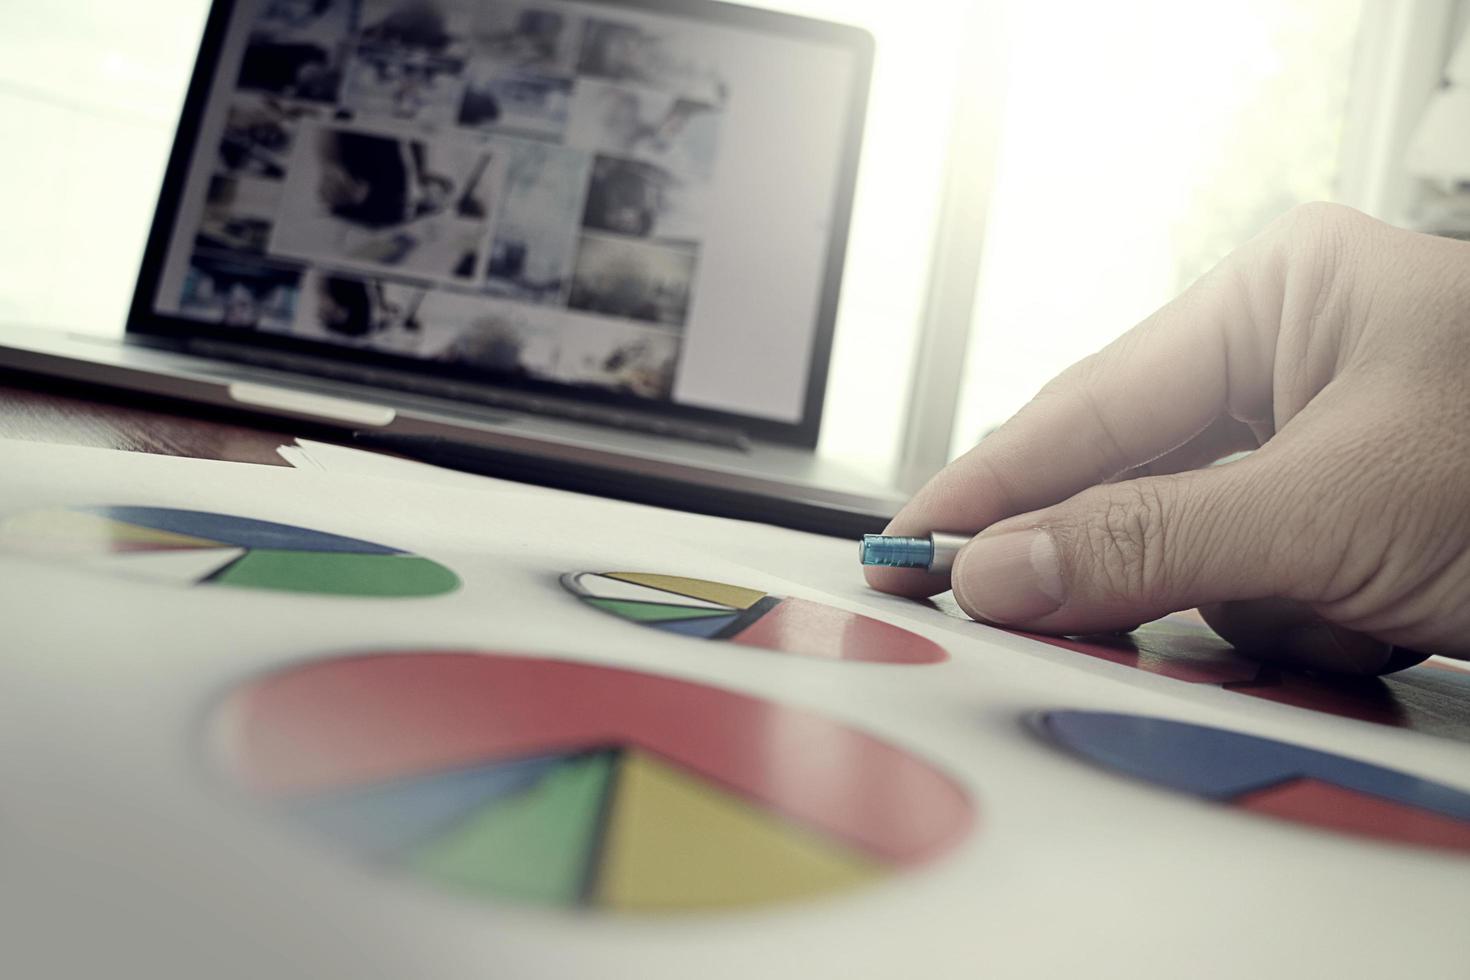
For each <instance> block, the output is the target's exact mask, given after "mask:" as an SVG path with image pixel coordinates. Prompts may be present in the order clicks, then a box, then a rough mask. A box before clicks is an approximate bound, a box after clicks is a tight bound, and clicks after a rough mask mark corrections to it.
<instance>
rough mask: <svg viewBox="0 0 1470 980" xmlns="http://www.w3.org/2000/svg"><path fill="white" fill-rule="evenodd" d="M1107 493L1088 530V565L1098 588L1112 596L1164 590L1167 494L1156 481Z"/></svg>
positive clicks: (1086, 541)
mask: <svg viewBox="0 0 1470 980" xmlns="http://www.w3.org/2000/svg"><path fill="white" fill-rule="evenodd" d="M1109 489H1110V492H1109V493H1108V494H1107V497H1106V499H1105V501H1104V505H1103V506H1102V507H1101V508H1098V509H1096V510H1095V511H1094V512H1093V517H1092V518H1091V519H1090V520H1089V521H1088V522H1087V525H1086V529H1085V541H1084V542H1083V544H1084V547H1085V554H1086V561H1087V563H1088V564H1089V566H1090V568H1091V571H1092V573H1093V577H1094V580H1095V581H1096V582H1097V584H1098V586H1099V587H1100V588H1102V589H1105V590H1106V591H1107V592H1108V593H1110V594H1111V595H1113V596H1120V597H1121V596H1128V597H1145V596H1147V595H1149V594H1150V593H1153V592H1155V591H1158V590H1159V589H1161V588H1162V587H1163V586H1164V585H1165V583H1164V582H1163V581H1162V579H1163V574H1164V567H1165V566H1164V562H1163V555H1164V553H1165V547H1166V541H1165V538H1166V536H1167V530H1166V529H1167V527H1168V523H1167V521H1168V513H1167V504H1166V497H1165V494H1164V493H1162V492H1161V488H1160V487H1159V486H1158V485H1157V481H1155V480H1139V481H1132V482H1129V483H1121V484H1117V485H1116V486H1114V487H1111V488H1109Z"/></svg>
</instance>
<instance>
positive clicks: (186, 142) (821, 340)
mask: <svg viewBox="0 0 1470 980" xmlns="http://www.w3.org/2000/svg"><path fill="white" fill-rule="evenodd" d="M581 2H589V3H595V4H598V5H600V6H605V7H607V8H609V9H618V8H623V9H632V10H639V11H645V12H650V13H655V14H662V15H666V16H672V17H678V18H682V19H686V20H693V21H697V22H706V23H712V24H718V25H722V26H730V27H737V28H746V29H750V30H754V31H758V32H765V33H772V34H776V35H780V36H783V37H793V38H800V39H807V40H815V41H818V42H822V43H826V44H832V45H836V46H839V47H842V48H844V49H846V50H848V51H850V52H851V54H852V56H853V76H852V84H851V90H850V94H849V100H848V102H849V106H848V118H847V120H846V124H845V126H844V134H843V144H842V150H841V155H840V159H839V163H838V172H837V175H836V183H835V187H834V190H833V193H834V200H833V202H832V221H831V226H830V227H831V234H830V236H829V238H828V243H827V255H826V257H825V261H824V263H823V267H824V269H823V280H822V283H821V286H820V293H819V296H818V302H817V322H816V324H815V329H814V331H813V335H812V341H811V349H810V364H809V369H808V373H807V381H806V391H805V395H804V398H803V403H802V412H801V417H800V419H799V420H797V421H796V422H782V421H777V420H773V419H769V418H761V417H758V416H750V415H743V414H738V413H733V412H725V411H719V410H714V409H707V408H699V407H695V406H692V405H682V404H679V403H677V402H674V401H672V400H666V401H658V400H653V399H648V398H642V397H639V396H636V395H631V394H622V393H618V392H614V391H608V390H603V389H598V388H594V387H591V386H583V385H573V384H562V383H557V382H550V381H539V380H534V379H529V378H523V377H517V376H512V375H505V376H501V375H495V374H488V373H487V372H485V371H483V370H474V369H467V368H456V367H455V366H454V365H445V364H442V363H434V364H432V365H429V364H425V363H424V362H422V361H418V360H416V359H414V358H411V357H400V356H395V355H391V354H383V353H379V352H375V351H368V350H360V349H355V348H345V347H339V346H336V345H333V344H330V343H325V342H316V341H311V340H304V339H301V338H298V337H291V336H285V335H279V334H272V333H265V332H253V333H249V334H247V335H243V336H242V334H241V332H240V331H239V330H238V329H235V328H230V327H223V326H219V325H215V324H210V323H204V322H201V321H198V320H193V319H189V318H186V317H180V316H171V315H168V314H164V313H159V312H157V311H156V310H155V309H154V308H153V307H154V304H155V301H156V297H157V294H158V289H159V284H160V280H161V278H162V276H163V271H164V266H165V262H166V260H167V257H168V253H169V248H170V245H171V244H172V243H171V241H170V238H171V236H172V235H173V233H174V231H175V226H176V223H177V218H178V213H179V210H180V208H181V207H182V206H183V197H184V193H185V189H186V185H187V183H188V177H189V172H190V169H191V166H192V164H193V160H194V157H195V152H196V144H197V142H198V140H199V136H200V130H201V127H202V125H203V120H204V116H205V113H206V111H207V109H208V106H209V100H210V94H211V88H212V86H213V84H214V76H215V74H216V71H215V69H216V61H217V59H218V58H219V56H220V52H221V51H222V49H223V47H224V44H225V40H226V33H227V31H228V28H229V25H230V23H231V21H232V20H233V14H234V10H235V6H236V0H214V3H213V4H212V6H211V9H210V13H209V17H208V20H207V21H206V24H205V28H204V34H203V37H202V40H201V42H200V47H199V56H198V58H197V60H196V62H195V65H194V71H193V75H192V77H191V79H190V82H189V88H188V92H187V95H186V96H185V99H184V105H183V109H182V112H181V113H180V118H179V125H178V129H177V132H176V135H175V138H174V143H173V148H172V150H171V151H170V154H169V159H168V165H167V167H166V169H165V171H164V179H163V184H162V187H161V189H160V191H159V198H158V206H157V208H156V209H155V211H154V216H153V224H152V227H151V228H150V230H149V233H148V239H147V244H146V246H145V248H144V252H143V260H142V265H141V268H140V270H139V274H138V280H137V286H136V288H135V290H134V293H133V299H132V303H131V306H130V308H129V312H128V319H127V326H126V333H127V334H128V335H129V336H130V337H133V338H137V339H141V338H144V337H146V338H148V339H149V340H150V341H154V342H157V341H164V342H168V343H170V344H174V345H177V346H180V347H187V346H188V342H189V341H190V340H196V339H199V340H212V341H217V342H225V343H226V344H233V345H238V346H240V347H241V348H248V349H254V350H278V351H287V352H292V353H296V354H306V355H314V356H317V357H322V358H325V359H327V360H330V361H334V362H338V363H358V364H362V365H364V366H365V367H371V366H378V367H384V368H392V369H395V370H398V371H403V372H409V373H412V374H415V375H419V376H422V377H426V378H442V379H445V380H447V381H453V382H458V383H464V382H466V381H468V382H473V383H478V384H483V385H485V386H487V387H490V388H498V389H502V390H510V391H522V392H527V393H533V394H541V395H549V396H555V397H560V398H564V399H572V400H576V401H578V402H582V403H586V404H589V405H599V404H600V405H606V406H607V407H608V408H609V409H610V410H624V411H626V410H635V411H639V412H641V413H644V414H650V415H658V416H663V417H669V418H678V419H685V420H688V421H691V422H698V423H703V424H710V425H719V426H728V427H733V428H737V429H739V430H740V431H743V432H745V433H747V434H748V435H751V436H753V437H756V438H760V439H765V440H769V441H773V442H780V443H786V444H790V445H795V446H800V447H805V448H814V447H815V446H816V444H817V436H818V433H819V431H820V429H821V421H822V406H823V401H824V399H825V396H826V390H827V373H828V367H829V363H830V361H831V354H832V341H833V333H834V331H835V328H836V321H837V308H838V297H839V293H840V289H841V283H842V276H843V269H844V266H845V263H846V254H847V241H848V234H849V230H850V226H851V219H852V207H853V198H854V194H855V191H856V185H857V173H858V163H859V157H860V153H861V147H862V141H863V131H864V126H865V122H866V118H867V103H868V93H869V88H870V85H871V79H872V68H873V53H874V42H873V38H872V35H871V34H869V33H868V32H867V31H865V30H863V29H862V28H860V27H856V26H853V25H848V24H838V23H833V22H828V21H821V20H815V19H812V18H807V17H801V16H798V15H794V14H786V13H779V12H775V11H769V10H763V9H758V8H754V7H744V6H737V5H735V4H729V3H721V2H712V0H695V2H691V0H581ZM244 336H248V337H249V340H248V341H245V340H244V339H243V337H244ZM218 346H219V344H215V345H213V346H212V348H211V352H212V353H213V352H214V351H215V350H217V349H218Z"/></svg>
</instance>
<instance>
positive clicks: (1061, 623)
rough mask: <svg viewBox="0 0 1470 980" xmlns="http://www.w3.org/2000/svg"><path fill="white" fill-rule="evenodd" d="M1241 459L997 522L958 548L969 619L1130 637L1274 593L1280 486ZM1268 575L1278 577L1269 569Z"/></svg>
mask: <svg viewBox="0 0 1470 980" xmlns="http://www.w3.org/2000/svg"><path fill="white" fill-rule="evenodd" d="M1252 462H1253V460H1250V459H1246V460H1241V461H1240V462H1237V463H1232V464H1228V465H1225V466H1216V467H1210V468H1208V469H1203V470H1194V471H1191V472H1187V473H1181V474H1174V475H1169V476H1155V477H1145V478H1143V479H1138V480H1127V481H1124V482H1121V483H1115V484H1104V485H1101V486H1096V487H1092V488H1090V489H1088V490H1084V491H1083V492H1081V493H1079V494H1077V495H1076V496H1074V497H1071V498H1070V499H1068V500H1066V501H1063V502H1062V503H1060V504H1057V505H1056V506H1054V507H1049V508H1047V509H1045V510H1040V511H1035V512H1033V513H1030V514H1022V515H1019V516H1017V517H1012V518H1009V519H1007V520H1005V521H1002V522H1000V523H998V524H995V525H992V526H991V527H989V528H987V529H986V530H985V531H983V532H982V533H981V534H979V535H977V536H976V537H975V538H974V539H973V540H972V541H971V542H970V543H969V544H967V545H966V546H965V547H964V548H963V549H961V551H960V553H959V555H958V556H957V557H956V559H955V563H954V569H953V572H952V573H951V586H952V588H953V589H954V595H955V600H956V601H957V602H958V603H959V604H960V606H961V607H962V608H963V609H964V610H965V612H967V613H969V614H970V615H971V616H972V617H974V618H975V619H979V620H984V621H986V622H990V623H996V624H999V625H1004V626H1016V627H1024V628H1026V629H1035V630H1038V631H1040V632H1046V633H1092V632H1102V631H1105V630H1115V629H1126V628H1130V627H1132V626H1135V625H1137V624H1138V623H1142V622H1148V621H1149V620H1152V619H1157V618H1158V617H1159V616H1163V615H1165V614H1167V613H1170V612H1174V611H1176V610H1179V609H1187V608H1190V607H1193V606H1196V605H1199V604H1201V603H1205V602H1223V601H1227V600H1237V599H1255V598H1264V597H1267V596H1273V595H1281V594H1283V593H1284V592H1285V591H1287V590H1288V589H1290V588H1291V586H1292V585H1293V584H1297V585H1300V582H1299V581H1298V582H1296V583H1291V582H1286V581H1276V580H1274V579H1275V577H1276V576H1282V577H1283V578H1284V577H1285V574H1284V573H1285V572H1286V570H1285V569H1282V568H1281V567H1280V565H1281V563H1280V562H1277V561H1273V560H1272V552H1273V551H1274V550H1276V548H1277V546H1278V544H1279V542H1277V540H1276V528H1277V525H1278V515H1279V513H1280V511H1279V509H1278V507H1279V505H1280V504H1281V503H1282V502H1283V501H1282V494H1281V492H1280V489H1281V488H1280V484H1279V481H1275V482H1276V484H1277V485H1276V487H1275V491H1276V492H1268V493H1267V494H1266V495H1264V496H1263V494H1262V490H1263V488H1267V487H1271V486H1272V483H1273V481H1270V480H1260V479H1256V478H1255V476H1256V474H1255V473H1254V472H1253V471H1255V470H1257V469H1258V467H1254V466H1252V465H1250V464H1251V463H1252ZM1273 570H1274V571H1273Z"/></svg>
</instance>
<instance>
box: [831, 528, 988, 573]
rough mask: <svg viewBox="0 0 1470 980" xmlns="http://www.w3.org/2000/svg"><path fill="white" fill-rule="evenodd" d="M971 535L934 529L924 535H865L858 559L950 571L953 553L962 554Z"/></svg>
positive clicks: (894, 566)
mask: <svg viewBox="0 0 1470 980" xmlns="http://www.w3.org/2000/svg"><path fill="white" fill-rule="evenodd" d="M970 537H971V535H968V534H952V533H950V532H948V531H934V532H932V533H930V534H928V535H927V536H925V537H922V538H906V537H901V536H898V535H888V534H864V535H863V540H862V541H861V542H859V544H858V560H859V561H861V562H862V563H863V564H864V565H883V566H886V567H888V568H922V569H924V570H925V571H928V572H947V571H949V570H950V568H951V567H953V565H954V556H955V555H957V554H959V553H960V549H961V548H963V547H964V546H965V545H966V544H967V543H968V542H969V540H970Z"/></svg>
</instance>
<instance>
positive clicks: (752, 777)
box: [211, 652, 973, 914]
mask: <svg viewBox="0 0 1470 980" xmlns="http://www.w3.org/2000/svg"><path fill="white" fill-rule="evenodd" d="M215 721H216V730H215V732H214V733H213V734H214V735H215V736H216V737H214V738H212V740H211V745H212V747H213V749H214V751H215V753H216V759H215V761H216V763H217V764H218V765H219V766H220V767H221V768H222V769H223V770H224V772H225V773H227V774H228V777H229V779H230V781H231V782H232V783H233V784H235V785H237V786H239V787H241V788H242V789H243V790H244V791H245V792H246V794H247V795H248V796H249V797H251V798H253V799H256V800H258V801H261V802H263V803H264V804H265V805H266V807H267V808H268V809H269V810H271V811H273V812H274V813H276V814H277V815H278V816H279V817H280V818H282V819H283V820H285V821H286V823H287V824H288V825H294V826H295V827H297V828H298V829H299V830H300V831H301V832H303V833H304V834H305V835H306V836H308V837H314V838H316V839H318V840H320V841H322V842H324V843H325V844H326V845H329V846H333V847H336V848H339V849H342V850H344V851H346V852H348V853H350V854H354V855H356V856H357V857H358V858H359V859H361V860H362V861H365V862H369V863H371V864H375V865H377V866H379V867H380V868H382V869H384V870H386V871H388V872H391V873H393V874H396V875H399V876H402V877H406V878H409V879H412V880H415V881H418V882H421V883H426V884H429V885H432V886H434V887H437V888H440V889H444V890H447V891H451V892H454V893H458V894H461V895H464V896H467V897H470V898H475V899H483V900H492V901H500V902H511V903H518V904H529V905H537V906H542V907H552V908H586V909H594V910H598V911H603V912H611V913H631V914H663V913H680V912H693V911H710V910H718V909H730V908H736V907H746V906H759V905H765V904H770V903H775V902H786V901H792V900H805V899H814V898H817V897H820V896H826V895H833V894H837V893H841V892H844V891H850V890H853V889H859V888H863V887H867V886H870V885H872V884H874V883H877V882H879V881H881V880H883V879H885V878H887V877H889V876H891V875H894V874H896V873H899V872H902V871H906V870H909V869H912V868H917V867H919V866H921V865H924V864H926V863H928V862H930V861H932V860H934V859H935V858H938V857H939V856H940V855H942V854H944V853H945V852H947V851H949V850H950V849H952V848H953V847H954V846H955V845H956V844H958V843H959V842H960V841H961V840H963V839H964V838H965V837H966V836H967V835H968V833H969V830H970V827H971V824H972V822H973V812H972V806H971V803H970V800H969V798H968V797H967V795H966V794H965V792H964V790H962V789H961V788H960V787H959V786H958V785H957V784H956V783H955V782H954V781H952V780H951V779H949V778H948V777H946V776H945V775H944V774H942V773H940V772H939V771H937V770H936V769H934V768H932V767H931V766H929V765H928V764H926V763H924V762H922V761H920V760H919V759H917V758H916V757H914V756H912V755H910V754H908V753H907V752H905V751H903V750H901V749H899V748H897V747H895V746H893V745H890V744H888V743H887V742H884V741H881V740H879V739H877V738H875V737H873V736H870V735H868V734H866V733H864V732H861V731H858V730H856V729H853V728H849V727H846V726H844V725H841V724H838V723H836V722H833V721H830V720H828V719H826V718H825V717H823V716H821V715H817V714H814V713H811V712H808V711H805V710H798V709H795V708H790V707H786V706H783V705H778V704H775V703H772V702H769V701H765V700H762V699H759V698H755V697H750V696H747V695H743V694H736V693H733V692H728V691H723V690H720V689H716V688H711V687H707V686H704V685H700V684H694V683H690V682H687V681H681V680H675V679H672V678H666V677H660V676H656V675H650V674H642V673H635V672H631V671H626V670H621V669H613V668H607V667H600V666H597V665H592V664H582V663H571V662H564V661H557V660H548V659H541V658H523V657H513V656H506V655H501V654H486V653H466V652H392V653H380V654H365V655H359V656H351V657H342V658H334V659H329V660H322V661H318V662H315V663H310V664H306V665H302V666H298V667H293V668H290V669H287V670H284V671H281V672H280V673H277V674H273V675H269V676H266V677H265V678H263V679H261V680H258V681H256V682H254V683H249V684H247V685H245V686H243V687H242V688H240V689H238V690H237V691H236V692H234V693H233V694H232V695H231V696H229V697H228V699H227V700H226V701H225V703H224V704H223V705H222V706H221V708H220V710H219V713H218V714H217V716H216V719H215Z"/></svg>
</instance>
